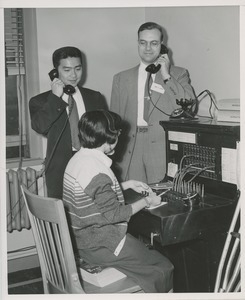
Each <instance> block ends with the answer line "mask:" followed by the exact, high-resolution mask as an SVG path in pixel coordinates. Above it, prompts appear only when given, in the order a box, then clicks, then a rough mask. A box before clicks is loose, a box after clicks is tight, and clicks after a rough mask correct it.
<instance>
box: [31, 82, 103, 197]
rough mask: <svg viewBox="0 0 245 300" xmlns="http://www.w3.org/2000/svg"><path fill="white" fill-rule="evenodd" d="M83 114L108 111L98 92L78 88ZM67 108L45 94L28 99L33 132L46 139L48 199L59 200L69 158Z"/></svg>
mask: <svg viewBox="0 0 245 300" xmlns="http://www.w3.org/2000/svg"><path fill="white" fill-rule="evenodd" d="M78 88H79V90H80V92H81V94H82V97H83V101H84V105H85V110H86V111H91V110H96V109H107V105H106V103H105V99H104V98H103V97H102V95H101V94H100V93H99V92H96V91H93V90H90V89H87V88H82V87H79V86H78ZM67 106H68V104H67V103H66V102H65V101H63V100H62V98H59V97H57V96H56V95H54V94H53V93H52V91H47V92H44V93H41V94H39V95H37V96H35V97H33V98H31V99H30V102H29V109H30V116H31V126H32V129H33V130H35V131H36V132H37V133H40V134H42V135H44V136H45V137H47V153H46V159H45V175H46V185H47V190H48V196H49V197H55V198H59V199H62V193H63V175H64V171H65V168H66V165H67V163H68V161H69V160H70V158H71V157H72V143H71V130H70V124H69V121H68V116H67V112H66V107H67Z"/></svg>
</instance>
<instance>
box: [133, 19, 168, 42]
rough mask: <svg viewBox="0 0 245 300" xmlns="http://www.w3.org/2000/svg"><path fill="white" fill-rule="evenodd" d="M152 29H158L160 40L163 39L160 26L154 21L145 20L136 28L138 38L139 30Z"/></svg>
mask: <svg viewBox="0 0 245 300" xmlns="http://www.w3.org/2000/svg"><path fill="white" fill-rule="evenodd" d="M152 29H158V30H159V31H160V33H161V41H163V31H162V27H161V26H160V25H159V24H157V23H154V22H146V23H144V24H142V25H141V26H140V27H139V29H138V38H139V34H140V32H141V31H144V30H152Z"/></svg>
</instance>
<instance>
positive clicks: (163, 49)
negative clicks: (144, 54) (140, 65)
mask: <svg viewBox="0 0 245 300" xmlns="http://www.w3.org/2000/svg"><path fill="white" fill-rule="evenodd" d="M162 54H168V48H167V47H166V46H165V45H163V44H161V50H160V56H161V55H162ZM160 69H161V65H160V64H158V65H157V66H156V65H155V64H151V65H149V66H147V67H146V68H145V70H146V71H147V72H150V73H152V74H155V73H157V72H158V71H159V70H160Z"/></svg>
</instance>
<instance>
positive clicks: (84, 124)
mask: <svg viewBox="0 0 245 300" xmlns="http://www.w3.org/2000/svg"><path fill="white" fill-rule="evenodd" d="M120 125H121V117H120V116H119V115H118V114H116V113H114V112H112V111H107V110H94V111H88V112H85V113H84V114H83V115H82V117H81V119H80V120H79V122H78V130H79V139H80V142H81V145H82V147H83V148H90V149H93V148H98V147H100V146H102V145H103V144H104V143H108V144H114V143H115V142H116V141H117V139H118V135H119V134H120V131H121V129H120Z"/></svg>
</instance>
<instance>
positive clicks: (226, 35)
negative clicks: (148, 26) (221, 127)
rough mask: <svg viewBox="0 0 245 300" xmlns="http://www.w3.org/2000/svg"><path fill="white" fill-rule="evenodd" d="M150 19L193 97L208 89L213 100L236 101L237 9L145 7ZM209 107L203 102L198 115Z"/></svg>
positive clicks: (238, 88) (237, 69) (238, 75)
mask: <svg viewBox="0 0 245 300" xmlns="http://www.w3.org/2000/svg"><path fill="white" fill-rule="evenodd" d="M150 20H154V21H155V22H157V23H159V24H161V25H162V26H163V27H164V28H165V30H166V35H167V36H166V45H167V46H168V47H169V48H170V50H171V52H172V58H173V61H174V64H175V65H178V66H183V67H185V68H187V69H188V71H189V73H190V76H191V81H192V85H193V87H194V88H195V91H196V94H199V93H200V92H202V91H203V90H205V89H208V90H209V91H210V92H211V93H213V95H214V97H215V98H216V100H219V99H224V98H226V99H231V98H240V71H239V70H240V59H239V55H240V53H239V47H240V45H239V34H240V32H239V22H240V20H239V7H238V6H226V7H225V6H206V7H202V6H199V7H166V8H160V9H159V8H148V9H147V10H146V21H150ZM209 104H210V100H209V98H208V97H206V98H205V99H203V101H202V103H201V106H200V112H201V113H202V114H206V115H208V114H207V108H208V107H209Z"/></svg>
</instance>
